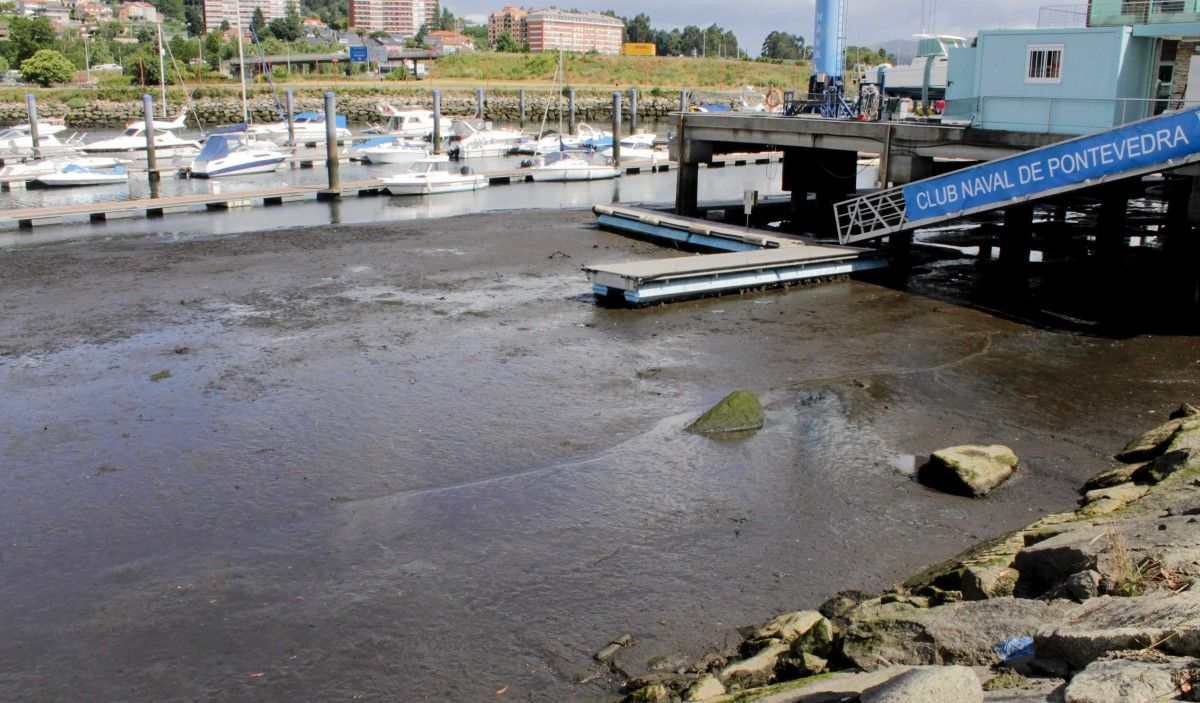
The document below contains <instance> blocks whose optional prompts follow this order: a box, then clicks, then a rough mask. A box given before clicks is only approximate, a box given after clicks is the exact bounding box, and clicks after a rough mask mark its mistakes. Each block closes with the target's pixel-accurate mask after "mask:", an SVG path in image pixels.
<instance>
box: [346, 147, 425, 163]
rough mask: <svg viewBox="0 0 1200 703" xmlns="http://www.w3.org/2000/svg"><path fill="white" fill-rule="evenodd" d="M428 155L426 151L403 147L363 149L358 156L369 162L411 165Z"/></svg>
mask: <svg viewBox="0 0 1200 703" xmlns="http://www.w3.org/2000/svg"><path fill="white" fill-rule="evenodd" d="M427 156H429V152H427V151H415V150H409V151H406V150H403V149H394V150H387V149H379V150H376V149H364V150H363V151H362V152H360V158H361V159H362V160H363V161H365V162H366V163H369V164H376V165H378V164H392V165H396V164H399V165H401V166H412V165H413V164H415V163H416V162H417V161H420V160H421V159H423V158H425V157H427Z"/></svg>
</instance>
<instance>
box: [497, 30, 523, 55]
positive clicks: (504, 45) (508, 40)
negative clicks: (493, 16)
mask: <svg viewBox="0 0 1200 703" xmlns="http://www.w3.org/2000/svg"><path fill="white" fill-rule="evenodd" d="M496 51H499V52H501V53H505V54H519V53H521V52H522V51H523V48H522V46H521V43H520V42H519V41H517V40H516V39H513V35H512V33H511V32H503V33H502V34H501V35H500V36H498V37H496Z"/></svg>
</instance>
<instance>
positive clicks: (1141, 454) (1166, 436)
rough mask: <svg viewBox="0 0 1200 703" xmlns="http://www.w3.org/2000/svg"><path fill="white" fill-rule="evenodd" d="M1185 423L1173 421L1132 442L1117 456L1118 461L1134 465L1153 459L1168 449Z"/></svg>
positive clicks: (1179, 420) (1181, 420)
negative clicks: (1134, 463) (1133, 463)
mask: <svg viewBox="0 0 1200 703" xmlns="http://www.w3.org/2000/svg"><path fill="white" fill-rule="evenodd" d="M1184 422H1185V420H1184V419H1182V418H1179V419H1174V420H1171V421H1169V422H1166V423H1163V424H1161V425H1159V426H1158V427H1155V428H1154V429H1152V430H1150V431H1149V432H1147V433H1146V434H1144V435H1142V436H1141V437H1138V438H1137V439H1134V440H1132V441H1131V442H1129V444H1127V445H1125V448H1124V449H1123V450H1121V452H1120V453H1118V454H1117V460H1118V461H1124V462H1127V463H1132V462H1138V461H1148V460H1150V459H1153V458H1154V457H1156V456H1158V455H1159V454H1161V453H1162V452H1163V450H1164V449H1166V448H1167V445H1168V444H1170V443H1171V439H1172V438H1174V437H1175V433H1176V432H1178V431H1179V428H1180V427H1182V426H1183V423H1184Z"/></svg>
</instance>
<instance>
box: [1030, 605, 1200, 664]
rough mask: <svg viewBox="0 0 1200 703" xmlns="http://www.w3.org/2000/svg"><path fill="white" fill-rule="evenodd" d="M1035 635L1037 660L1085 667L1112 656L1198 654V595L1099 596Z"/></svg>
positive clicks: (1199, 620) (1199, 613) (1199, 610)
mask: <svg viewBox="0 0 1200 703" xmlns="http://www.w3.org/2000/svg"><path fill="white" fill-rule="evenodd" d="M1047 622H1048V623H1050V622H1056V624H1047V625H1045V626H1043V627H1042V628H1041V629H1039V630H1038V632H1037V634H1036V635H1034V649H1035V651H1037V654H1038V657H1039V658H1047V659H1060V660H1062V661H1065V662H1066V663H1067V664H1069V665H1071V666H1072V667H1073V668H1075V669H1082V668H1084V667H1085V666H1087V665H1089V664H1091V663H1092V662H1094V661H1096V660H1097V659H1099V658H1101V657H1102V656H1103V655H1105V654H1106V653H1108V652H1117V651H1121V650H1127V649H1145V648H1148V647H1150V646H1151V645H1156V649H1158V650H1159V651H1161V652H1164V653H1167V654H1174V655H1177V656H1188V657H1195V656H1200V593H1196V592H1192V591H1183V592H1181V593H1173V592H1171V591H1154V592H1151V593H1148V594H1146V595H1143V596H1133V597H1127V598H1117V597H1112V596H1100V597H1098V598H1092V599H1090V600H1087V601H1084V602H1083V603H1082V604H1080V605H1077V606H1075V607H1074V608H1073V609H1071V610H1069V611H1068V612H1067V613H1065V615H1064V617H1062V618H1059V619H1056V621H1047Z"/></svg>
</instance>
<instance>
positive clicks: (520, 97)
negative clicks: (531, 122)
mask: <svg viewBox="0 0 1200 703" xmlns="http://www.w3.org/2000/svg"><path fill="white" fill-rule="evenodd" d="M517 102H518V103H519V108H520V111H521V116H520V118H519V119H518V120H517V125H518V126H520V128H521V129H525V89H524V88H522V89H521V91H520V93H519V94H518V97H517Z"/></svg>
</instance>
